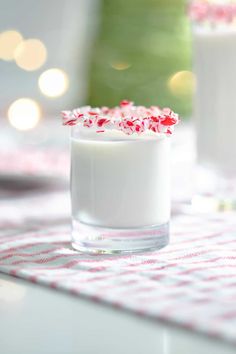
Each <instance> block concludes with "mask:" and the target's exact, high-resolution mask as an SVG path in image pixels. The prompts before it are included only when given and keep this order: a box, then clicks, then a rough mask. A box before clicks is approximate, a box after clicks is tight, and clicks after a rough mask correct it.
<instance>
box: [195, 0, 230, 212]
mask: <svg viewBox="0 0 236 354" xmlns="http://www.w3.org/2000/svg"><path fill="white" fill-rule="evenodd" d="M190 6H192V12H190V15H191V16H192V20H193V23H192V38H193V70H194V73H195V75H196V79H197V89H196V94H195V98H194V120H195V127H196V138H197V159H198V163H199V168H198V169H197V184H196V192H197V194H199V195H200V196H202V199H201V198H200V199H199V197H197V200H198V201H199V200H202V201H203V203H206V201H207V199H208V198H210V200H211V201H212V199H215V201H214V202H213V203H211V204H209V205H213V206H214V209H215V208H216V209H225V208H227V209H228V208H229V207H230V205H231V207H232V208H234V206H235V201H236V193H235V188H233V189H232V186H234V185H235V182H236V139H235V130H236V100H235V92H236V62H235V56H236V26H235V20H234V19H235V14H236V12H235V9H236V8H235V2H233V1H192V2H191V5H190ZM204 171H205V172H204ZM194 200H196V198H194Z"/></svg>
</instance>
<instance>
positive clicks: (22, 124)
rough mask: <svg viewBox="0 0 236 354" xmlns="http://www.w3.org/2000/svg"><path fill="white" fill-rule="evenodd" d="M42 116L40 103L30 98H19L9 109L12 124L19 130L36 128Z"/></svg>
mask: <svg viewBox="0 0 236 354" xmlns="http://www.w3.org/2000/svg"><path fill="white" fill-rule="evenodd" d="M40 116H41V110H40V107H39V104H38V103H37V102H36V101H34V100H32V99H30V98H19V99H18V100H16V101H14V102H13V103H12V104H11V105H10V107H9V109H8V119H9V122H10V124H11V125H12V126H13V127H14V128H16V129H18V130H29V129H32V128H34V127H35V126H36V125H37V124H38V122H39V120H40Z"/></svg>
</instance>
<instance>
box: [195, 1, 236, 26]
mask: <svg viewBox="0 0 236 354" xmlns="http://www.w3.org/2000/svg"><path fill="white" fill-rule="evenodd" d="M188 15H189V18H190V19H191V20H192V21H193V22H197V23H202V22H208V23H211V24H214V25H215V24H222V23H232V22H233V21H234V20H235V17H236V4H235V3H232V2H230V1H229V2H227V3H224V2H221V3H220V2H219V3H214V2H212V1H207V0H193V1H191V2H190V4H189V6H188Z"/></svg>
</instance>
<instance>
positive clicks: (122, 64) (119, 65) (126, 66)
mask: <svg viewBox="0 0 236 354" xmlns="http://www.w3.org/2000/svg"><path fill="white" fill-rule="evenodd" d="M110 65H111V67H112V68H113V69H115V70H126V69H129V68H130V67H131V64H129V63H127V62H114V63H111V64H110Z"/></svg>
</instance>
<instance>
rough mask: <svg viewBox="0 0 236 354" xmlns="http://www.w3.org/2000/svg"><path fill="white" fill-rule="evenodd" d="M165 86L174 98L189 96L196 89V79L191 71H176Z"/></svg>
mask: <svg viewBox="0 0 236 354" xmlns="http://www.w3.org/2000/svg"><path fill="white" fill-rule="evenodd" d="M167 85H168V88H169V90H170V91H171V93H172V94H173V95H174V96H177V97H181V96H191V95H192V94H193V93H194V91H195V88H196V78H195V76H194V74H193V73H192V72H191V71H178V72H177V73H175V74H174V75H172V76H171V77H170V78H169V80H168V83H167Z"/></svg>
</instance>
